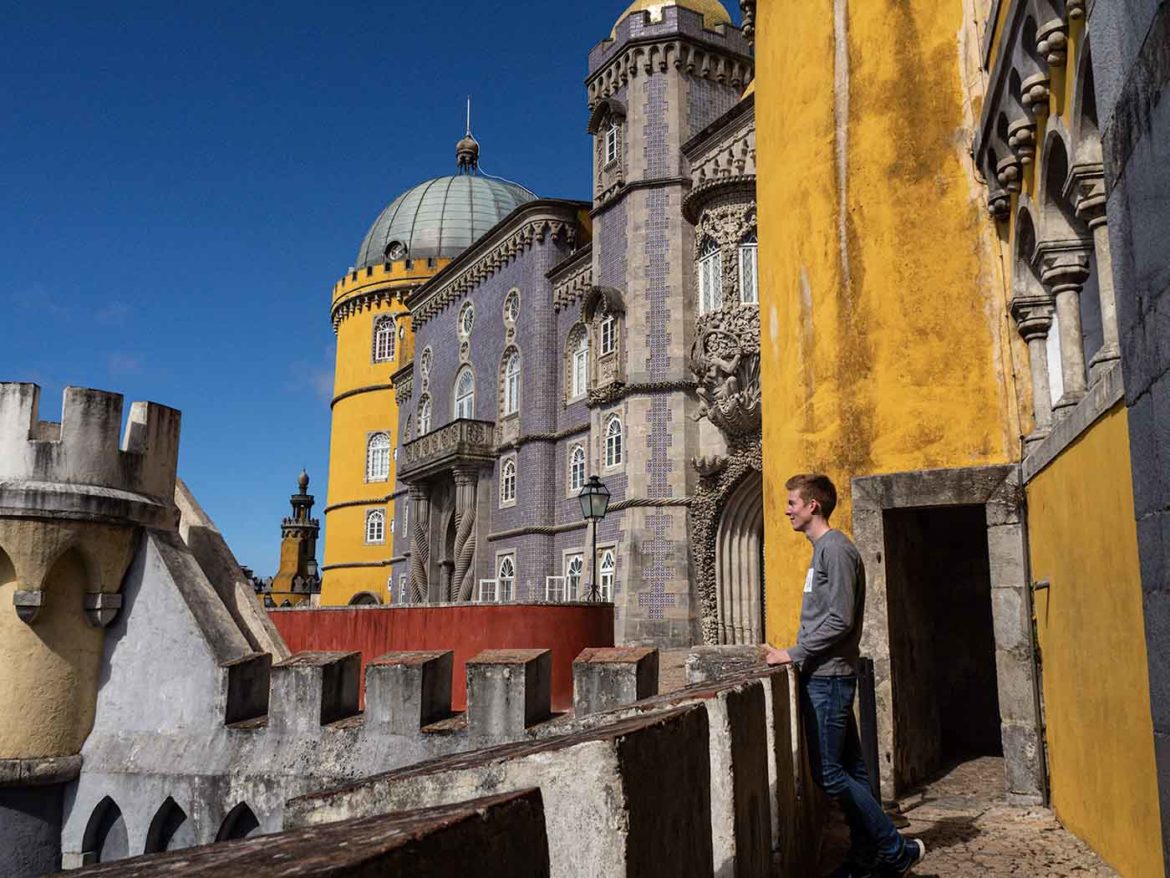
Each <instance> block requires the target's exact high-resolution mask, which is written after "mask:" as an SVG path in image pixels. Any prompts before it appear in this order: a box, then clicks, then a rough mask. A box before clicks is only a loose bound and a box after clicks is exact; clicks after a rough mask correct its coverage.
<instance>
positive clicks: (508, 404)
mask: <svg viewBox="0 0 1170 878" xmlns="http://www.w3.org/2000/svg"><path fill="white" fill-rule="evenodd" d="M518 411H520V352H519V351H512V353H511V354H509V355H508V359H507V360H505V361H504V414H505V415H514V414H516V413H517V412H518Z"/></svg>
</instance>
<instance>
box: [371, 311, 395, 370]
mask: <svg viewBox="0 0 1170 878" xmlns="http://www.w3.org/2000/svg"><path fill="white" fill-rule="evenodd" d="M393 359H394V318H393V317H391V316H390V315H389V314H384V315H382V316H381V317H379V318H377V319H376V320H375V321H374V362H375V363H385V362H387V361H388V360H393Z"/></svg>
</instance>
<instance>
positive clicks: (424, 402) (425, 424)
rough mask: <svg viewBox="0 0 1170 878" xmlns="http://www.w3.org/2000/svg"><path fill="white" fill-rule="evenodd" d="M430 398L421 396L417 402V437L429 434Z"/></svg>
mask: <svg viewBox="0 0 1170 878" xmlns="http://www.w3.org/2000/svg"><path fill="white" fill-rule="evenodd" d="M431 408H432V406H431V398H430V397H429V396H427V395H425V394H424V395H423V398H422V399H420V400H419V401H418V435H419V436H425V435H426V434H427V433H429V432H431V414H432V412H431Z"/></svg>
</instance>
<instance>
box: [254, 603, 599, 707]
mask: <svg viewBox="0 0 1170 878" xmlns="http://www.w3.org/2000/svg"><path fill="white" fill-rule="evenodd" d="M268 613H269V615H270V616H271V617H272V621H273V622H275V623H276V627H277V628H278V629H279V631H280V633H281V635H282V636H283V637H284V642H285V643H286V644H287V645H288V648H289V649H290V650H292V651H293V652H301V651H305V650H328V651H335V652H352V651H354V650H358V651H360V652H361V654H362V689H363V692H362V700H363V703H364V701H365V691H364V690H365V665H366V662H367V661H368V660H370V659H375V658H377V657H378V656H380V655H384V654H385V653H388V652H400V651H403V650H412V649H452V650H454V651H455V669H454V672H453V676H454V679H453V680H452V682H451V701H452V707H453V708H454V709H455V710H465V709H466V707H467V675H466V671H465V670H464V663H465V662H466V661H467V660H468V659H469V658H472V657H474V656H475V655H476V654H477V653H479V652H482V651H483V650H485V649H551V650H552V707H553V710H568V709H569V708H570V707H572V705H573V659H575V658H576V657H577V656H578V654H580V652H581V650H583V649H585V648H586V647H588V646H613V604H592V605H590V604H563V605H561V604H499V605H494V604H460V605H458V606H451V605H450V604H447V605H440V606H413V607H401V606H400V607H322V608H319V609H315V610H310V609H276V610H269V611H268Z"/></svg>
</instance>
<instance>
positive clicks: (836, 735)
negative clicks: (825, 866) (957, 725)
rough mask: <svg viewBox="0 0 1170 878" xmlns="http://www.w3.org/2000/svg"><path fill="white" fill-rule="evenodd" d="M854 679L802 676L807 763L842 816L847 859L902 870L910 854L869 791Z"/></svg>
mask: <svg viewBox="0 0 1170 878" xmlns="http://www.w3.org/2000/svg"><path fill="white" fill-rule="evenodd" d="M856 692H857V678H856V677H852V676H850V677H801V685H800V698H801V713H802V716H803V720H804V736H805V744H806V746H807V747H808V756H809V765H810V766H811V768H812V777H813V780H814V781H815V782H816V784H817V786H819V787H820V788H821V789H823V790H824V791H825V793H826V794H827V795H829V796H831V797H832V798H833V799H835V800H836V801H837V802H838V804H840V806H841V810H843V811H844V812H845V819H846V821H848V823H849V833H850V836H851V844H850V858H851V859H856V860H859V861H862V862H865V861H869V862H870V863H871V864H874V863H875V864H876V865H878V866H879V867H882V868H884V869H885V870H889V871H893V872H901V871H902V870H904V869H906V868H907V867H909V865H910V863H911V861H912V859H913V857H914V853H913V851H911V850H910V849H909V848H907V846H906V840H905V839H904V838H902V836H901V835H899V834H898V830H896V829H895V828H894V824H893V823H891V822H890V818H889V817H887V816H886V812H885V811H883V810H882V806H881V804H880V803H879V802H878V801H877V800H876V799H875V798H874V797H873V793H872V792H871V791H870V787H869V773H868V772H867V771H866V770H865V761H864V759H863V758H862V755H861V738H860V736H859V735H858V734H857V722H856V721H855V720H854V718H853V696H854V695H855V694H856Z"/></svg>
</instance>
